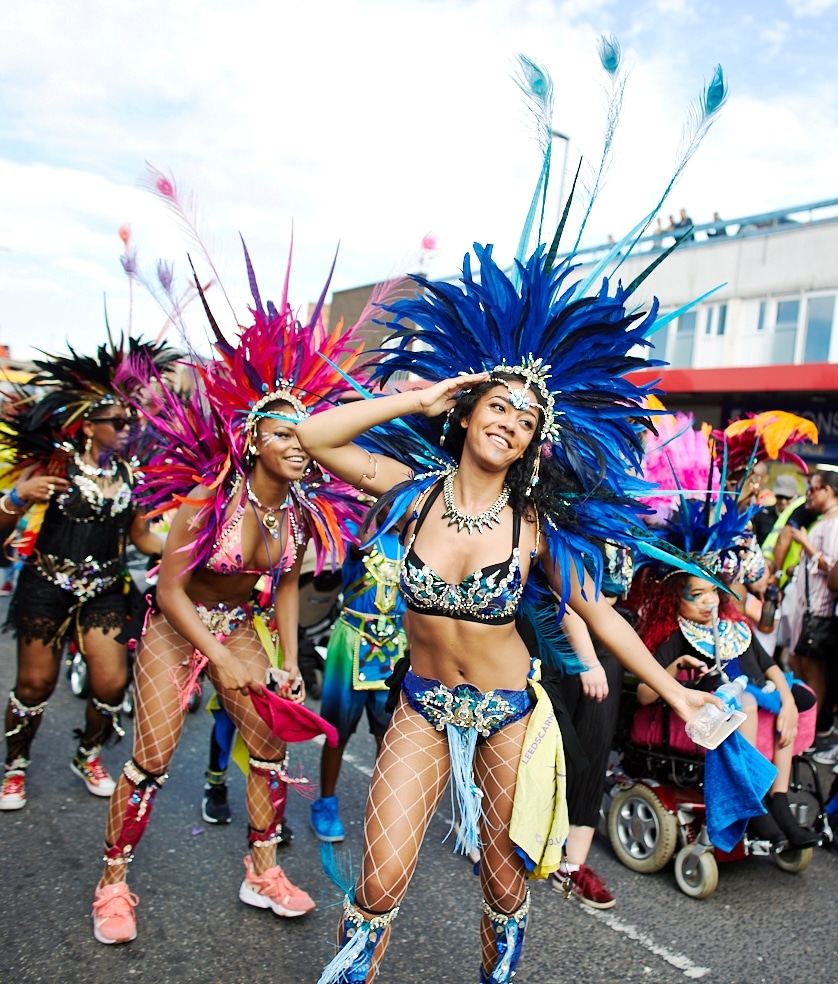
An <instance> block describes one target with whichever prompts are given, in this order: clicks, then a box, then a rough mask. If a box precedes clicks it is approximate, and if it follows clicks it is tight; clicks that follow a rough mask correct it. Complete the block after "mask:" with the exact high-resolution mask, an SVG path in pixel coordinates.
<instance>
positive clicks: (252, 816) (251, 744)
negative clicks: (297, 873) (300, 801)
mask: <svg viewBox="0 0 838 984" xmlns="http://www.w3.org/2000/svg"><path fill="white" fill-rule="evenodd" d="M225 645H226V646H227V648H228V649H229V650H230V651H231V652H232V653H234V654H235V655H236V656H237V657H238V658H239V659H241V660H242V661H243V662H244V663H247V664H248V665H249V666H251V667H252V671H251V672H252V674H253V676H254V677H255V678H256V679H261V678H264V677H265V676H266V672H267V667H268V657H267V655H266V654H265V650H264V648H263V647H262V644H261V643H260V641H259V637H258V636H257V635H256V633H255V631H254V630H253V627H252V625H251V624H250V623H249V622H243V623H241V624H240V625H239V626H238V628H237V629H236V630H235V631H234V632H233V634H232V635H231V636H230V637H229V638H228V639H227V640H226V642H225ZM191 654H192V646H191V644H190V643H188V642H187V641H186V640H185V639H184V638H183V637H182V636H181V635H179V634H178V633H177V632H176V631H175V630H174V629H173V628H172V627H171V626H170V625H169V623H168V622H167V621H166V619H165V617H164V616H163V615H162V614H160V613H159V612H158V613H156V614H154V615H152V616H151V618H150V619H149V622H148V626H147V628H146V632H145V635H144V636H143V638H142V640H141V642H140V646H139V648H138V650H137V658H136V662H135V667H134V679H135V684H134V688H135V700H136V707H135V712H134V750H133V757H134V760H135V761H136V762H137V764H138V765H139V766H140V767H141V768H142V769H144V770H145V771H146V772H148V773H150V774H151V775H155V776H160V775H163V774H165V773H166V772H168V770H169V766H170V764H171V761H172V758H173V757H174V753H175V749H176V748H177V744H178V742H179V741H180V736H181V734H182V732H183V722H184V717H185V712H184V711H182V710H181V709H180V706H179V694H178V689H177V687H176V686H175V684H174V682H173V681H172V674H173V673H176V674H177V677H178V679H179V680H180V681H181V682H183V681H185V679H186V676H187V673H188V667H186V666H181V665H180V664H182V663H183V662H184V661H185V660H188V659H189V657H190V656H191ZM207 675H208V676H209V678H210V680H211V681H212V682H213V684H214V685H215V686H216V688H217V689H218V688H219V687H220V685H219V683H218V680H217V679H216V677H215V672H214V670H213V667H212V664H211V663H210V664H208V666H207ZM219 693H220V696H221V697H222V699H223V702H224V708H225V710H226V711H227V713H228V714H229V715H230V717H231V718H232V720H233V723H234V724H235V725H236V727H237V728H238V730H239V732H240V733H241V736H242V739H243V740H244V743H245V745H246V746H247V749H248V752H249V753H250V755H251V756H252V757H253V758H257V759H261V760H264V761H271V762H281V761H282V759H283V758H284V757H285V743H284V742H282V741H280V740H279V739H278V738H275V737H274V736H273V735H272V734H271V733H270V731H269V730H268V727H267V725H266V724H265V723H264V722H263V721H262V719H261V718H260V717H259V715H258V714H257V713H256V711H255V710H254V708H253V703H252V701H251V700H250V697H249V696H245V695H244V694H240V693H238V692H237V691H231V690H220V689H219ZM130 792H131V785H130V783H129V782H128V780H127V779H126V778H125V776H124V775H123V776H120V779H119V782H118V783H117V787H116V790H115V791H114V793H113V795H112V797H111V802H110V809H109V812H108V823H107V828H106V834H105V836H106V839H107V842H108V843H109V844H113V843H114V842H115V841H116V839H117V837H118V836H119V832H120V829H121V827H122V821H123V817H124V815H125V806H126V802H127V799H128V796H129V795H130ZM246 799H247V809H248V817H249V822H250V825H251V826H252V827H254V828H255V829H257V830H264V829H266V828H267V827H268V825H269V824H270V822H271V820H272V818H273V808H272V806H271V800H270V793H269V790H268V787H267V784H266V783H265V781H264V779H262V778H261V777H259V776H255V775H254V774H253V773H252V772H251V773H250V775H249V776H248V780H247V797H246ZM252 857H253V866H254V869H255V871H256V872H257V874H261V873H262V872H263V871H266V870H267V869H268V868H270V867H271V866H272V865H273V864H274V861H275V858H276V846H275V845H270V846H269V847H262V848H254V850H253V851H252ZM124 877H125V865H117V866H111V867H109V868H106V870H105V875H104V877H103V884H108V883H109V882H113V881H118V880H122V879H124Z"/></svg>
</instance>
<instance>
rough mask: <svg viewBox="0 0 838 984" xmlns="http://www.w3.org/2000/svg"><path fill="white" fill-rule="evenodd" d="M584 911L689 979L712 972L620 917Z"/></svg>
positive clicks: (587, 908)
mask: <svg viewBox="0 0 838 984" xmlns="http://www.w3.org/2000/svg"><path fill="white" fill-rule="evenodd" d="M582 909H583V910H584V911H585V912H587V913H588V915H591V916H593V917H594V918H595V919H599V921H600V922H603V923H605V925H606V926H608V928H609V929H613V930H614V932H616V933H622V934H623V935H624V936H627V937H628V938H629V939H630V940H634V941H635V942H637V943H639V944H640V945H641V946H642V947H644V948H645V949H647V950H648V951H649V952H650V953H654V954H655V956H658V957H661V958H662V959H663V960H665V961H666V962H667V963H668V964H671V965H672V966H673V967H676V968H677V969H678V970H680V971H682V972H683V974H684V976H685V977H689V978H691V979H692V980H698V979H699V978H701V977H705V976H706V975H707V974H709V973H710V972H711V968H710V967H699V966H698V965H697V964H694V963H693V962H692V960H690V958H689V957H688V956H686V955H685V954H683V953H676V952H675V951H674V950H670V949H669V947H668V946H662V945H661V944H660V943H656V942H655V941H654V940H653V939H652V937H651V936H647V935H646V933H641V932H640V930H639V929H638V928H637V927H636V926H632V925H631V923H626V922H623V920H622V919H620V918H619V916H614V915H612V914H611V913H610V912H605V911H603V910H602V909H593V908H591V906H589V905H582Z"/></svg>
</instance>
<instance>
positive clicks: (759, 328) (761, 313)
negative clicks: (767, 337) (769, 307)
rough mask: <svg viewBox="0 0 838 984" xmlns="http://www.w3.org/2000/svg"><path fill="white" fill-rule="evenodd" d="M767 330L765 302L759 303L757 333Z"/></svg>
mask: <svg viewBox="0 0 838 984" xmlns="http://www.w3.org/2000/svg"><path fill="white" fill-rule="evenodd" d="M764 328H765V301H760V302H759V315H758V316H757V331H762V330H763V329H764Z"/></svg>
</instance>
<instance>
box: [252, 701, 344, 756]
mask: <svg viewBox="0 0 838 984" xmlns="http://www.w3.org/2000/svg"><path fill="white" fill-rule="evenodd" d="M250 699H251V700H252V701H253V706H254V707H255V708H256V713H257V714H258V715H259V717H260V718H261V719H262V720H263V721H264V722H265V724H267V726H268V727H269V728H270V729H271V734H274V735H276V736H277V738H281V739H282V740H283V741H287V742H296V741H308V740H309V739H310V738H316V737H317V735H325V736H326V744H327V745H328V746H329V747H330V748H336V747H337V744H338V732H337V728H335V726H334V725H333V724H329V722H328V721H326V720H325V719H324V718H322V717H320V715H319V714H315V713H314V711H310V710H309V709H308V708H307V707H306V706H305V705H304V704H295V703H294V701H292V700H287V699H286V698H285V697H280V696H279V695H278V694H275V693H274V692H273V691H271V690H263V691H262V692H261V693H260V694H257V693H254V692H253V691H252V690H251V692H250Z"/></svg>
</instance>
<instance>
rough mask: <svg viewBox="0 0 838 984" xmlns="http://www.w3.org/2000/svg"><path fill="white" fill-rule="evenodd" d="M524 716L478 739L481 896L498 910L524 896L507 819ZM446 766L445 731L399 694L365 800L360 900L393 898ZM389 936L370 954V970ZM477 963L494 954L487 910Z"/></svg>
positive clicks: (370, 905) (367, 905) (391, 902)
mask: <svg viewBox="0 0 838 984" xmlns="http://www.w3.org/2000/svg"><path fill="white" fill-rule="evenodd" d="M527 720H528V718H527V717H525V718H523V719H521V720H519V721H515V722H514V723H512V724H509V725H507V726H506V727H504V728H501V730H500V731H499V732H498V733H497V734H494V735H492V736H491V738H489V739H487V740H486V741H484V742H481V743H480V744H478V746H477V752H476V755H475V762H474V771H475V779H476V781H477V785H478V786H479V787H480V788H481V789H482V790H483V819H482V822H481V830H480V835H481V840H482V842H483V843H482V846H481V849H480V885H481V888H482V890H483V897H484V898H485V899H486V901H487V902H488V903H489V905H490V906H491V907H492V908H493V909H496V910H498V911H500V912H504V913H510V912H514V911H515V910H516V909H517V908H518V907H519V906H520V905H521V903H522V902H523V901H524V898H525V896H526V891H527V888H526V873H525V869H524V865H523V862H522V861H521V859H520V857H519V856H518V855H517V854H516V853H515V850H514V846H513V844H512V841H511V840H510V839H509V821H510V819H511V817H512V800H513V797H514V795H515V779H516V774H517V771H518V761H519V759H520V757H521V747H522V745H523V741H524V734H525V732H526V727H527ZM450 771H451V766H450V756H449V752H448V741H447V738H446V735H445V732H440V731H437V730H436V729H435V728H434V727H433V726H432V725H430V724H428V722H427V721H425V719H424V718H422V717H421V716H420V715H419V714H417V713H416V712H415V711H414V710H413V709H412V708H411V707H409V706H408V705H407V704H406V702H405V700H404V698H402V699H401V700H400V702H399V705H398V707H397V708H396V711H395V713H394V714H393V719H392V721H391V723H390V727H389V728H388V730H387V734H386V735H385V736H384V743H383V745H382V748H381V752H380V754H379V756H378V759H377V760H376V764H375V772H374V773H373V777H372V783H371V785H370V793H369V799H368V801H367V815H366V820H365V824H364V855H363V862H362V872H361V879H360V881H359V884H358V889H357V892H356V901H357V905H358V906H359V908H361V909H362V910H365V911H367V912H372V913H382V912H386V911H389V910H390V909H392V908H394V907H395V906H397V905H399V904H400V903H401V901H402V899H403V898H404V896H405V893H406V892H407V886H408V884H409V882H410V879H411V877H412V875H413V872H414V871H415V869H416V862H417V858H418V854H419V848H420V846H421V844H422V840H423V838H424V836H425V832H426V830H427V828H428V824H429V823H430V820H431V817H432V816H433V814H434V812H435V810H436V808H437V806H438V805H439V802H440V799H441V797H442V794H443V793H444V792H445V787H446V785H447V783H448V778H449V774H450ZM388 939H389V932H388V933H387V934H386V935H385V936H384V937H383V938H382V940H381V943H380V944H379V946H378V948H377V949H376V952H375V956H374V970H373V976H371V977H370V978H369V980H372V979H373V977H374V975H375V970H377V967H378V964H379V963H380V961H381V957H382V956H383V953H384V950H385V948H386V946H387V942H388ZM480 939H481V946H482V956H483V966H484V969H486V970H487V971H491V969H492V968H493V967H494V965H495V962H496V959H497V949H496V946H495V932H494V930H493V929H492V926H491V923H490V922H489V919H488V917H487V916H486V915H483V916H482V918H481V923H480Z"/></svg>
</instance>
